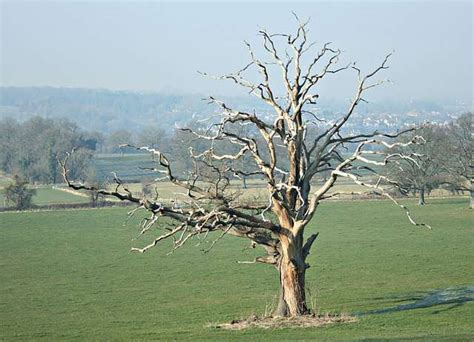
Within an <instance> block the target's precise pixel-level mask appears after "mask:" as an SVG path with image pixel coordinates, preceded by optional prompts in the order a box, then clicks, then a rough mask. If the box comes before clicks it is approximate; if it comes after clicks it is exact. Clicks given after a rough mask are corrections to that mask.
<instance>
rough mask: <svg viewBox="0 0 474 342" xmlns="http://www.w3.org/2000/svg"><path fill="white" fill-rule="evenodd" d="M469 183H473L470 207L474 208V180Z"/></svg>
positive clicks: (470, 192)
mask: <svg viewBox="0 0 474 342" xmlns="http://www.w3.org/2000/svg"><path fill="white" fill-rule="evenodd" d="M469 183H471V187H470V190H469V194H470V200H469V208H471V209H474V182H473V181H472V179H471V180H470V181H469Z"/></svg>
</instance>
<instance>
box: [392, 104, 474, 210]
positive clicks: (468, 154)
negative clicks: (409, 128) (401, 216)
mask: <svg viewBox="0 0 474 342" xmlns="http://www.w3.org/2000/svg"><path fill="white" fill-rule="evenodd" d="M472 121H473V114H472V113H465V114H463V115H462V116H460V117H459V118H458V119H457V120H455V121H454V122H451V123H449V124H447V125H426V126H425V127H423V128H422V129H420V130H418V131H416V132H415V133H413V134H412V135H411V136H407V137H404V138H403V139H405V140H409V139H412V138H413V135H415V134H416V135H421V136H422V137H423V138H424V139H425V143H424V144H420V145H416V146H408V147H406V148H400V149H398V150H395V151H394V153H403V154H405V155H414V156H416V157H417V159H416V160H417V163H416V164H414V163H412V162H410V161H405V162H401V163H399V164H394V165H392V166H391V167H390V168H389V176H390V178H391V179H394V180H396V181H397V182H398V183H399V184H400V185H401V186H402V189H405V191H406V193H409V192H411V193H414V194H418V197H419V201H418V203H419V204H420V205H424V204H425V203H426V199H425V195H426V194H429V193H430V192H431V191H432V190H434V189H438V188H444V189H446V190H449V191H451V192H452V193H463V192H469V193H470V207H471V208H473V207H474V188H473V185H474V164H473V158H472V157H473V137H472V134H473V130H472V128H473V127H472Z"/></svg>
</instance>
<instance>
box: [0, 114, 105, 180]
mask: <svg viewBox="0 0 474 342" xmlns="http://www.w3.org/2000/svg"><path fill="white" fill-rule="evenodd" d="M100 137H101V135H100V134H97V133H91V132H85V131H82V130H81V129H79V127H78V126H77V125H76V124H75V123H73V122H71V121H69V120H65V119H47V118H42V117H38V116H37V117H33V118H31V119H29V120H27V121H25V122H22V123H20V122H18V121H17V120H15V119H10V118H6V119H2V120H0V169H1V170H2V171H3V172H5V173H8V174H11V175H18V176H19V177H21V178H22V179H26V180H28V181H29V182H30V183H32V182H37V183H57V182H61V181H62V177H61V175H60V171H59V167H58V158H60V157H62V154H64V153H65V152H67V151H71V150H72V149H73V148H76V149H78V153H75V157H74V160H72V163H71V173H72V174H73V175H74V177H75V178H76V179H78V178H86V176H87V173H88V172H89V170H90V169H89V168H90V163H89V162H90V160H91V158H92V156H93V153H94V151H95V150H96V148H97V145H98V142H99V141H100V139H101V138H100Z"/></svg>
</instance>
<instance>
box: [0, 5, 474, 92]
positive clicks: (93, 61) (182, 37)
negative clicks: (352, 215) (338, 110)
mask: <svg viewBox="0 0 474 342" xmlns="http://www.w3.org/2000/svg"><path fill="white" fill-rule="evenodd" d="M0 2H1V84H2V85H5V86H30V85H34V86H40V85H49V86H66V87H87V88H108V89H127V90H146V91H164V92H167V93H180V92H181V93H182V92H186V93H203V94H234V93H235V94H238V93H237V92H234V91H235V87H234V86H232V85H231V84H228V83H223V82H219V81H211V80H209V79H205V78H203V77H202V76H201V75H199V74H198V73H197V70H201V71H207V72H210V73H214V74H219V73H225V72H231V71H235V70H236V69H239V68H240V67H242V66H243V65H245V63H246V61H247V58H248V56H247V53H246V49H245V46H244V44H243V40H248V41H249V42H251V43H253V45H254V46H255V48H256V50H258V48H257V47H258V42H259V37H258V35H257V30H258V29H259V28H260V27H264V28H266V29H268V30H269V31H272V32H291V31H292V30H294V29H295V24H296V23H295V20H294V18H293V17H292V15H291V11H295V12H296V13H297V14H298V15H299V16H300V17H302V18H306V17H311V23H310V25H309V28H310V30H311V33H310V34H311V38H312V40H314V41H316V42H317V43H323V42H326V41H332V42H333V44H334V46H335V47H339V48H341V49H342V50H343V51H344V58H343V61H358V63H359V64H360V66H361V67H363V68H364V69H365V70H368V68H370V67H374V66H376V65H377V63H379V62H380V61H381V60H382V59H383V57H384V56H385V54H387V53H389V52H391V51H393V50H394V51H395V54H394V56H393V58H392V60H391V62H390V65H391V68H390V70H389V71H388V72H386V73H385V74H384V75H383V76H384V77H387V78H389V79H390V80H391V81H393V85H388V86H384V88H383V89H378V90H376V91H375V92H374V93H373V96H374V97H375V98H382V99H391V100H396V99H398V98H401V99H404V100H406V99H431V100H445V99H453V98H456V99H461V100H464V101H472V92H473V68H472V63H473V62H472V61H473V23H472V21H473V5H472V2H471V1H465V2H456V1H444V2H428V1H416V2H408V1H397V2H388V1H377V2H375V1H365V2H361V1H347V2H334V1H333V2H316V1H313V2H301V3H293V2H270V1H265V2H260V3H254V2H244V1H242V2H227V1H221V2H206V3H204V2H197V1H193V2H150V1H148V2H135V1H127V2H125V1H101V2H99V1H82V2H80V1H74V2H72V1H54V2H46V1H35V2H25V1H5V0H0ZM315 51H317V50H315ZM366 68H367V69H366ZM353 80H354V75H353V74H352V73H351V74H350V76H343V77H338V78H335V79H333V80H331V81H330V82H329V83H327V84H326V87H325V88H323V89H322V91H324V92H326V93H327V94H328V95H329V96H330V97H334V98H347V97H348V96H350V95H351V91H352V90H353V88H354V83H353V82H352V81H353Z"/></svg>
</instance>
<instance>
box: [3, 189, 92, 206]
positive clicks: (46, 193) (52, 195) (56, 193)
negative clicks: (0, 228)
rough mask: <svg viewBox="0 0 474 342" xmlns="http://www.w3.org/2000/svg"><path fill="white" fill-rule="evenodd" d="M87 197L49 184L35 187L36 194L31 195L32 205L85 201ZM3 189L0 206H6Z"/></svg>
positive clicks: (87, 200)
mask: <svg viewBox="0 0 474 342" xmlns="http://www.w3.org/2000/svg"><path fill="white" fill-rule="evenodd" d="M87 202H89V199H88V198H87V197H83V196H78V195H74V194H71V193H67V192H65V191H61V190H57V189H54V188H52V187H51V186H42V187H38V188H36V194H35V195H34V196H33V204H34V205H41V206H42V205H52V204H64V203H87ZM6 205H7V203H6V202H5V197H4V194H3V189H1V188H0V207H4V206H6Z"/></svg>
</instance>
